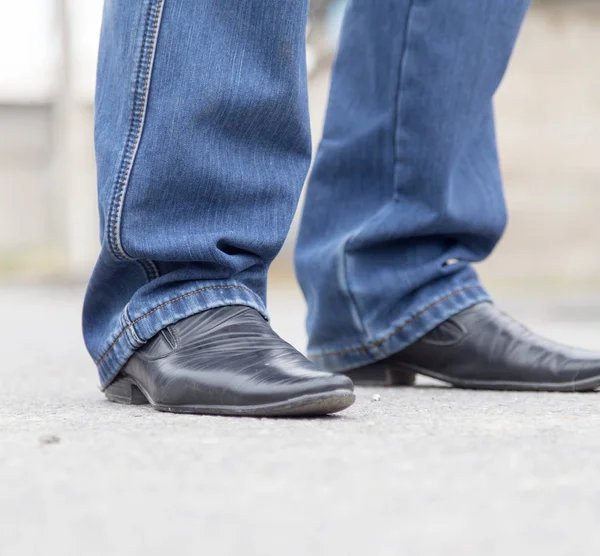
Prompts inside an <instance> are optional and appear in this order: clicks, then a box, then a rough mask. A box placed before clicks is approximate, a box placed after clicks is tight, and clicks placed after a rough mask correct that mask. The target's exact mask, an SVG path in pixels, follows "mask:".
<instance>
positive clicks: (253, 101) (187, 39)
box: [83, 0, 310, 386]
mask: <svg viewBox="0 0 600 556" xmlns="http://www.w3.org/2000/svg"><path fill="white" fill-rule="evenodd" d="M307 4H308V0H287V1H286V2H281V1H276V0H236V2H224V1H223V0H202V1H198V0H178V1H176V2H170V1H165V0H140V1H138V2H132V1H131V0H106V2H105V7H104V20H103V29H102V38H101V47H100V54H99V66H98V86H97V95H96V129H95V139H96V156H97V167H98V194H99V206H100V218H101V240H102V251H101V254H100V257H99V260H98V262H97V265H96V267H95V270H94V272H93V275H92V277H91V280H90V283H89V287H88V292H87V295H86V299H85V306H84V315H83V328H84V336H85V340H86V345H87V347H88V350H89V352H90V353H91V355H92V357H93V358H94V360H95V361H96V363H97V364H98V368H99V372H100V378H101V382H102V385H103V386H106V385H107V384H108V383H109V382H110V381H111V380H112V379H113V378H114V377H115V375H116V374H117V373H118V371H119V370H120V368H121V367H122V366H123V364H124V363H125V362H126V361H127V359H128V358H129V357H130V356H131V354H132V353H133V351H134V350H135V349H137V348H138V347H139V346H140V345H142V344H143V343H144V342H146V341H147V340H148V339H150V338H151V337H152V336H154V335H155V334H156V333H157V332H158V331H159V330H161V329H162V328H164V327H165V326H168V325H169V324H171V323H173V322H175V321H177V320H180V319H182V318H185V317H187V316H189V315H191V314H194V313H197V312H199V311H202V310H205V309H208V308H211V307H215V306H221V305H232V304H242V305H249V306H252V307H254V308H256V309H257V310H259V311H260V312H261V313H262V314H263V315H264V316H266V309H265V306H266V275H267V270H268V267H269V264H270V262H271V261H272V259H273V258H274V257H275V255H276V254H277V252H278V251H279V249H280V247H281V244H282V243H283V240H284V238H285V236H286V234H287V231H288V228H289V225H290V222H291V219H292V216H293V213H294V211H295V208H296V205H297V200H298V196H299V194H300V190H301V187H302V184H303V182H304V179H305V176H306V172H307V170H308V165H309V163H310V129H309V120H308V105H307V93H306V70H305V45H304V38H305V23H306V16H307V9H308V8H307Z"/></svg>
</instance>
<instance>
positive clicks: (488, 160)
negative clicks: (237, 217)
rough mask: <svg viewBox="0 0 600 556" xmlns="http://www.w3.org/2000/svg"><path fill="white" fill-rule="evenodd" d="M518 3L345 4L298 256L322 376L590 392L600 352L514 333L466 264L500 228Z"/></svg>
mask: <svg viewBox="0 0 600 556" xmlns="http://www.w3.org/2000/svg"><path fill="white" fill-rule="evenodd" d="M527 6H528V0H507V1H505V2H496V1H492V0H427V1H422V0H381V1H379V2H372V1H369V0H353V1H352V2H351V4H350V8H349V11H348V14H347V17H346V21H345V27H344V31H343V36H342V40H341V48H340V53H339V56H338V59H337V62H336V66H335V70H334V76H333V83H332V91H331V98H330V103H329V110H328V116H327V122H326V126H325V133H324V138H323V141H322V143H321V147H320V149H319V153H318V155H317V159H316V162H315V167H314V171H313V174H312V177H311V180H310V185H309V189H308V196H307V204H306V209H305V213H304V219H303V222H302V226H301V233H300V241H299V246H298V250H297V258H296V260H297V270H298V276H299V279H300V282H301V285H302V287H303V289H304V292H305V294H306V297H307V299H308V305H309V316H308V329H309V336H310V345H309V355H310V356H311V358H312V359H313V361H315V362H316V363H317V364H318V365H319V366H321V367H322V368H325V369H329V370H334V371H347V374H348V376H351V377H352V378H353V379H354V380H355V381H356V382H357V383H359V384H365V383H367V384H373V383H375V384H411V383H413V381H414V375H415V373H419V374H423V375H427V376H431V377H434V378H439V379H442V380H444V381H446V382H449V383H451V384H453V385H455V386H461V387H466V388H496V389H518V390H556V391H573V390H590V389H594V388H597V387H599V386H600V354H598V353H590V352H585V351H583V350H576V349H573V348H570V347H568V346H562V345H558V344H555V343H552V342H549V341H547V340H545V339H544V338H541V337H539V336H536V335H535V334H532V333H531V332H529V331H527V330H526V329H525V328H524V327H523V326H521V325H520V324H518V323H516V322H515V321H513V320H512V319H510V318H509V317H507V316H506V315H505V314H503V313H502V312H501V311H499V310H498V309H497V308H496V307H495V305H493V304H492V303H490V302H489V301H490V300H489V297H488V294H487V293H486V292H485V290H484V289H483V288H482V287H481V285H480V284H479V281H478V279H477V275H476V274H475V272H474V270H473V268H472V267H471V264H472V263H473V262H476V261H480V260H482V259H484V258H485V257H487V256H488V255H489V254H490V252H491V251H492V249H493V248H494V246H495V245H496V243H497V241H498V240H499V239H500V236H501V235H502V232H503V230H504V226H505V220H506V209H505V206H504V200H503V195H502V181H501V177H500V170H499V166H498V155H497V152H496V139H495V132H494V115H493V108H492V97H493V95H494V93H495V91H496V88H497V87H498V84H499V83H500V80H501V79H502V76H503V74H504V71H505V68H506V65H507V62H508V60H509V57H510V54H511V52H512V48H513V44H514V41H515V38H516V36H517V32H518V30H519V28H520V25H521V22H522V19H523V16H524V15H525V12H526V9H527Z"/></svg>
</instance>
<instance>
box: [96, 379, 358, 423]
mask: <svg viewBox="0 0 600 556" xmlns="http://www.w3.org/2000/svg"><path fill="white" fill-rule="evenodd" d="M104 394H105V395H106V398H107V399H108V400H109V401H111V402H114V403H120V404H126V405H145V404H150V405H151V406H152V407H153V408H154V409H156V410H157V411H164V412H167V413H188V414H196V415H227V416H232V417H317V416H323V415H330V414H332V413H338V412H339V411H343V410H344V409H347V408H349V407H350V406H351V405H352V404H353V403H354V400H355V399H356V396H355V395H354V393H353V392H351V391H349V390H333V391H331V392H322V393H319V394H307V395H304V396H298V397H297V398H292V399H290V400H285V401H282V402H276V403H271V404H264V405H254V406H223V405H208V406H207V405H163V404H159V403H156V402H154V401H153V400H152V398H151V397H150V396H149V395H148V394H147V393H145V392H144V390H143V388H141V387H140V386H139V385H138V384H137V383H135V382H134V381H133V380H132V379H129V378H118V379H116V380H115V381H114V382H113V383H112V384H110V386H108V388H107V389H106V390H105V391H104Z"/></svg>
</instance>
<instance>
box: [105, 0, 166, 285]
mask: <svg viewBox="0 0 600 556" xmlns="http://www.w3.org/2000/svg"><path fill="white" fill-rule="evenodd" d="M163 5H164V0H158V2H157V3H156V4H155V5H153V6H152V5H151V6H149V9H148V11H147V14H146V21H145V23H144V32H143V35H142V45H141V53H140V60H139V62H138V70H137V76H136V83H135V87H134V91H135V92H134V98H133V105H134V111H133V114H132V118H131V121H130V125H129V132H128V135H127V141H126V144H125V158H124V159H123V160H122V162H121V169H120V170H119V174H118V180H119V181H118V185H117V187H118V189H117V191H116V192H113V197H112V202H111V209H110V223H109V226H108V239H109V245H110V247H111V248H112V250H113V252H115V254H116V255H118V256H120V257H121V258H122V259H126V260H135V259H133V258H132V257H129V256H128V255H127V254H126V253H125V251H124V250H123V248H122V246H121V244H120V238H119V226H120V223H121V214H122V209H123V201H124V198H125V190H126V188H127V187H126V186H127V183H128V181H129V178H130V176H131V169H132V167H133V163H134V160H135V155H136V153H137V149H138V147H139V143H140V138H141V134H142V130H143V127H144V119H145V111H146V106H147V101H148V92H149V87H150V77H151V75H150V74H151V69H152V66H153V60H154V53H155V51H156V43H157V38H158V29H159V23H160V19H161V15H162V9H163ZM152 16H154V21H153V23H152V28H151V30H150V31H149V30H148V29H149V25H150V19H151V18H152ZM148 35H150V36H148ZM144 64H145V65H146V72H145V76H144V82H143V86H142V91H141V95H139V94H138V90H139V85H140V80H141V78H142V76H143V74H142V66H143V65H144ZM136 105H138V106H136ZM136 128H137V129H136ZM133 133H135V136H134V137H133V138H132V134H133ZM125 165H126V166H125ZM124 166H125V167H124ZM115 193H116V194H115ZM136 262H138V263H139V264H140V266H142V268H143V269H144V271H145V273H146V275H147V277H148V278H149V279H152V278H157V277H158V276H159V272H158V269H157V267H156V265H155V264H154V263H153V262H152V261H149V260H148V261H144V260H136Z"/></svg>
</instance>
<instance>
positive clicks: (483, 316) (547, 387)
mask: <svg viewBox="0 0 600 556" xmlns="http://www.w3.org/2000/svg"><path fill="white" fill-rule="evenodd" d="M345 374H346V375H347V376H349V377H350V378H352V380H353V381H354V383H355V384H357V385H363V386H366V385H380V386H381V385H388V386H394V385H403V386H410V385H412V384H414V382H415V375H416V374H421V375H425V376H429V377H432V378H437V379H439V380H443V381H444V382H449V383H450V384H452V385H453V386H457V387H459V388H477V389H488V390H540V391H549V392H584V391H588V390H594V389H596V388H598V387H600V353H594V352H590V351H586V350H582V349H575V348H571V347H567V346H563V345H561V344H557V343H554V342H551V341H550V340H546V339H544V338H542V337H540V336H538V335H536V334H534V333H533V332H531V331H529V330H527V329H526V328H525V327H524V326H522V325H521V324H519V323H518V322H516V321H514V320H513V319H511V318H510V317H508V316H507V315H505V314H504V313H502V312H501V311H500V310H498V309H497V308H496V306H495V305H493V304H491V303H479V304H477V305H474V306H473V307H471V308H469V309H466V310H464V311H462V312H461V313H459V314H458V315H456V316H454V317H452V318H451V319H448V320H447V321H446V322H444V323H442V324H440V325H439V326H438V327H437V328H435V329H434V330H433V331H431V332H430V333H429V334H427V335H426V336H424V337H423V338H421V339H420V340H418V341H417V342H416V343H414V344H412V345H411V346H409V347H407V348H406V349H404V350H402V351H401V352H399V353H396V354H394V355H392V356H391V357H389V358H387V359H385V360H384V361H381V362H379V363H375V364H373V365H369V366H366V367H361V368H359V369H354V370H351V371H348V372H347V373H345Z"/></svg>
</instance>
